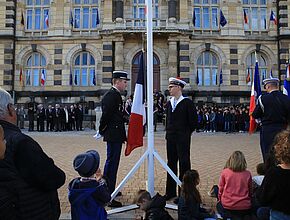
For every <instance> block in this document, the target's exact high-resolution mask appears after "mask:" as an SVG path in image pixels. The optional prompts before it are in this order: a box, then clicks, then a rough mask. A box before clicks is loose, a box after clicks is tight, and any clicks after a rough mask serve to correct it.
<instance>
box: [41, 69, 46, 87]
mask: <svg viewBox="0 0 290 220" xmlns="http://www.w3.org/2000/svg"><path fill="white" fill-rule="evenodd" d="M40 83H41V85H42V86H44V84H45V73H44V70H42V71H41V80H40Z"/></svg>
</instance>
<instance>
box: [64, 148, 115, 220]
mask: <svg viewBox="0 0 290 220" xmlns="http://www.w3.org/2000/svg"><path fill="white" fill-rule="evenodd" d="M99 165H100V155H99V153H98V152H97V151H95V150H89V151H87V152H86V153H83V154H79V155H77V156H76V158H75V159H74V161H73V167H74V169H75V170H76V171H77V172H78V173H79V175H80V177H78V178H75V179H73V180H72V181H71V182H70V184H69V187H68V189H69V194H68V198H69V202H70V204H71V217H72V220H77V219H78V220H79V219H86V220H90V219H92V220H93V219H94V220H95V219H98V220H106V219H107V212H106V210H105V208H104V206H105V205H106V203H108V202H110V200H111V195H110V193H109V190H108V187H107V183H106V181H105V179H104V178H103V175H102V173H101V170H100V168H99Z"/></svg>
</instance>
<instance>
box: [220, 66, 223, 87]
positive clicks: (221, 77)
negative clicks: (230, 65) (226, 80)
mask: <svg viewBox="0 0 290 220" xmlns="http://www.w3.org/2000/svg"><path fill="white" fill-rule="evenodd" d="M221 84H223V70H222V69H221V72H220V85H221Z"/></svg>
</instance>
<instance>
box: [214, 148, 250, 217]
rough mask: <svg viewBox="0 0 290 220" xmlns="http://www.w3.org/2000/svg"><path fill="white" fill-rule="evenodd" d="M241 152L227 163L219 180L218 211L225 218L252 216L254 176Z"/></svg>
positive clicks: (236, 152)
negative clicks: (248, 169)
mask: <svg viewBox="0 0 290 220" xmlns="http://www.w3.org/2000/svg"><path fill="white" fill-rule="evenodd" d="M246 169H247V162H246V159H245V156H244V154H243V153H242V152H241V151H235V152H233V154H232V155H231V156H230V158H229V159H228V161H227V162H226V165H225V168H224V170H223V171H222V173H221V176H220V180H219V191H218V201H219V202H218V204H217V210H218V212H219V213H220V214H221V215H222V216H223V217H224V218H227V217H229V218H231V217H233V218H235V217H243V216H247V215H251V205H252V204H251V197H252V194H251V192H252V176H251V173H250V172H249V171H247V170H246Z"/></svg>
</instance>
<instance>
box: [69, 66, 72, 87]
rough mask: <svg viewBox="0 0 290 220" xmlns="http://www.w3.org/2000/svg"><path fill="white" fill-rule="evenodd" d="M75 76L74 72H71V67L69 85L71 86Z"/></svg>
mask: <svg viewBox="0 0 290 220" xmlns="http://www.w3.org/2000/svg"><path fill="white" fill-rule="evenodd" d="M72 78H73V76H72V72H71V69H70V70H69V85H70V86H71V85H72V83H73V79H72Z"/></svg>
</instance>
